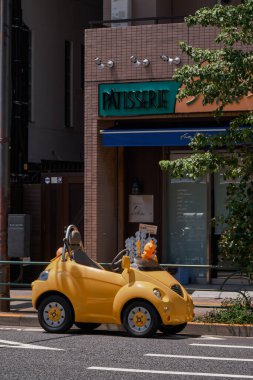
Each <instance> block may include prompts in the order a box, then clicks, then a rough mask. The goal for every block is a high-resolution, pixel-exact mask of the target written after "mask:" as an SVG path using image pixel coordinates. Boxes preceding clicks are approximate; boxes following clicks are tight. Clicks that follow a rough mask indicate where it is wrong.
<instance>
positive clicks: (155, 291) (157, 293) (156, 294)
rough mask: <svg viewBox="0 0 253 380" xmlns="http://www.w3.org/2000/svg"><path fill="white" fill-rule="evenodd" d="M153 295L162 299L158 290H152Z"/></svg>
mask: <svg viewBox="0 0 253 380" xmlns="http://www.w3.org/2000/svg"><path fill="white" fill-rule="evenodd" d="M153 293H154V295H155V296H156V297H157V298H160V299H161V298H162V294H161V292H160V290H159V289H153Z"/></svg>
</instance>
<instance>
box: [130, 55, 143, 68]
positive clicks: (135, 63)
mask: <svg viewBox="0 0 253 380" xmlns="http://www.w3.org/2000/svg"><path fill="white" fill-rule="evenodd" d="M130 61H131V62H132V64H133V65H134V66H135V67H139V66H140V65H141V62H140V61H139V60H138V58H136V57H135V56H134V55H131V57H130Z"/></svg>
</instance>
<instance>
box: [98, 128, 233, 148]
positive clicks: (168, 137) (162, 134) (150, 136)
mask: <svg viewBox="0 0 253 380" xmlns="http://www.w3.org/2000/svg"><path fill="white" fill-rule="evenodd" d="M224 132H226V127H215V128H211V127H210V128H208V127H206V128H204V127H203V128H167V129H134V130H132V129H128V130H120V129H118V130H112V129H111V130H110V129H103V130H101V131H100V133H101V134H102V144H103V146H110V147H113V146H187V145H188V144H189V138H190V137H193V136H194V135H196V134H197V133H203V134H206V135H213V134H217V133H224Z"/></svg>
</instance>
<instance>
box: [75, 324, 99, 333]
mask: <svg viewBox="0 0 253 380" xmlns="http://www.w3.org/2000/svg"><path fill="white" fill-rule="evenodd" d="M75 325H76V326H77V327H78V328H79V329H82V330H86V331H90V330H94V329H96V328H97V327H99V326H100V323H84V322H75Z"/></svg>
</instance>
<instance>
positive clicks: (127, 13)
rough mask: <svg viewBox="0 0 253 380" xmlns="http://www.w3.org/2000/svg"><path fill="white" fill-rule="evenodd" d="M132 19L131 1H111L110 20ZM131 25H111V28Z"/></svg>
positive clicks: (125, 23) (123, 23)
mask: <svg viewBox="0 0 253 380" xmlns="http://www.w3.org/2000/svg"><path fill="white" fill-rule="evenodd" d="M131 17H132V0H111V19H112V20H123V19H129V18H131ZM129 25H131V23H130V22H119V23H118V22H116V23H112V24H111V26H112V27H113V28H117V27H124V26H129Z"/></svg>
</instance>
